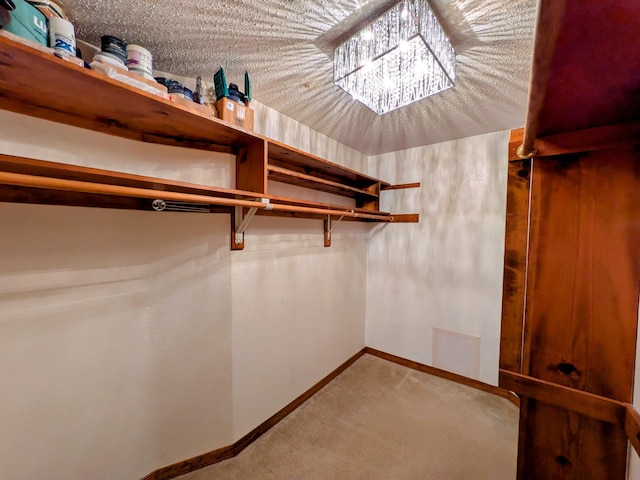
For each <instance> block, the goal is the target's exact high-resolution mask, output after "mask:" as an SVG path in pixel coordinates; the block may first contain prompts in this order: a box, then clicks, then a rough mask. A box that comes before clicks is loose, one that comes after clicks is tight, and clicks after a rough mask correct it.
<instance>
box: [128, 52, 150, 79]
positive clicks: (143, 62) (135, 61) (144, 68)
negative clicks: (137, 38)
mask: <svg viewBox="0 0 640 480" xmlns="http://www.w3.org/2000/svg"><path fill="white" fill-rule="evenodd" d="M127 67H128V68H129V70H131V71H136V70H137V71H140V72H143V73H146V74H147V75H149V76H151V75H152V74H153V67H152V57H151V53H150V52H149V50H147V49H146V48H144V47H141V46H140V45H127ZM145 76H146V75H145Z"/></svg>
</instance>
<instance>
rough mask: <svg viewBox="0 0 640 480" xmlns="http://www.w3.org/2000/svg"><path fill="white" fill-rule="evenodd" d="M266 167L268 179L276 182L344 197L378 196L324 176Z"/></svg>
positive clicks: (271, 166) (270, 166)
mask: <svg viewBox="0 0 640 480" xmlns="http://www.w3.org/2000/svg"><path fill="white" fill-rule="evenodd" d="M267 169H268V170H269V180H275V181H276V182H283V183H289V184H292V185H297V186H299V187H305V188H312V189H314V190H322V191H324V192H329V193H335V194H337V195H343V196H346V197H353V198H359V197H361V196H364V197H370V198H378V197H379V195H378V194H376V193H372V192H368V191H366V190H361V189H359V188H356V187H352V186H350V185H345V184H342V183H337V182H333V181H331V180H325V179H324V178H320V177H315V176H312V175H307V174H304V173H299V172H295V171H293V170H288V169H286V168H281V167H275V166H273V165H269V166H268V167H267Z"/></svg>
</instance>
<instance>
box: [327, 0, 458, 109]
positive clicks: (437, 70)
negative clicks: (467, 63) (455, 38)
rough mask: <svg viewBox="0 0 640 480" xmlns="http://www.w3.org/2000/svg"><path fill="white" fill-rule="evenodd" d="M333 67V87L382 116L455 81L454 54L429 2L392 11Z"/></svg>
mask: <svg viewBox="0 0 640 480" xmlns="http://www.w3.org/2000/svg"><path fill="white" fill-rule="evenodd" d="M333 63H334V68H333V81H334V83H335V84H336V85H338V86H339V87H340V88H342V89H343V90H345V91H346V92H347V93H349V94H350V95H351V96H352V97H353V98H355V99H357V100H358V101H360V102H362V103H364V104H365V105H366V106H367V107H369V108H370V109H371V110H373V111H374V112H376V113H377V114H378V115H383V114H385V113H387V112H390V111H392V110H395V109H397V108H400V107H404V106H405V105H409V104H410V103H413V102H416V101H418V100H421V99H423V98H425V97H428V96H430V95H433V94H435V93H438V92H441V91H443V90H446V89H447V88H451V87H453V85H454V81H455V63H456V59H455V52H454V51H453V47H452V46H451V43H450V42H449V39H448V38H447V37H446V35H445V34H444V32H443V31H442V27H441V26H440V24H439V23H438V20H437V19H436V17H435V15H434V14H433V12H432V11H431V9H430V8H429V5H428V4H427V2H426V1H424V0H403V1H401V2H400V3H398V4H397V5H395V6H394V7H392V8H391V9H389V10H388V11H387V12H386V13H385V14H384V15H382V16H381V17H379V18H377V19H376V20H374V21H373V22H372V23H371V24H369V25H367V26H366V27H365V28H363V29H362V30H360V31H359V32H358V33H356V34H355V35H353V36H352V37H350V38H349V39H348V40H347V41H346V42H344V43H343V44H342V45H340V46H339V47H338V48H336V49H335V51H334V56H333ZM365 66H366V68H365ZM389 85H392V86H393V87H392V88H389Z"/></svg>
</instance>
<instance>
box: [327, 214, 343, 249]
mask: <svg viewBox="0 0 640 480" xmlns="http://www.w3.org/2000/svg"><path fill="white" fill-rule="evenodd" d="M343 218H344V215H342V216H341V217H340V218H339V219H338V220H337V221H336V223H334V224H332V223H331V215H327V219H326V220H325V221H324V246H325V247H330V246H331V232H333V229H334V228H336V226H337V225H338V223H340V220H342V219H343Z"/></svg>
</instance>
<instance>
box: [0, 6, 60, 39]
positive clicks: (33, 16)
mask: <svg viewBox="0 0 640 480" xmlns="http://www.w3.org/2000/svg"><path fill="white" fill-rule="evenodd" d="M6 3H7V4H13V5H14V6H15V8H14V9H12V10H9V9H7V8H4V7H0V10H2V11H1V12H0V28H2V29H3V30H6V31H7V32H11V33H13V34H15V35H18V36H19V37H22V38H26V39H28V40H31V41H32V42H36V43H41V44H42V45H44V46H48V45H49V35H48V33H49V29H48V26H47V17H45V16H44V14H43V13H42V12H41V11H40V10H38V9H37V8H36V7H34V6H33V5H31V4H30V3H28V2H26V1H25V0H11V2H6Z"/></svg>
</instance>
